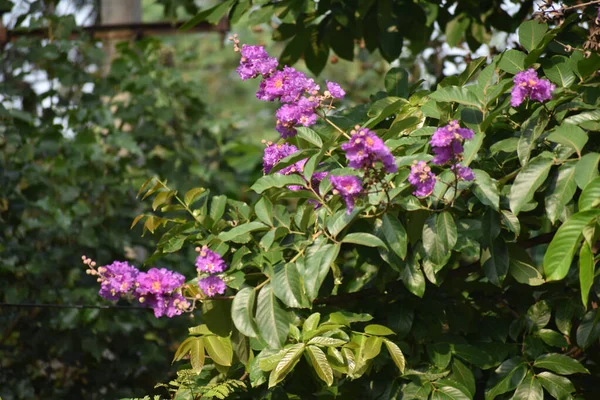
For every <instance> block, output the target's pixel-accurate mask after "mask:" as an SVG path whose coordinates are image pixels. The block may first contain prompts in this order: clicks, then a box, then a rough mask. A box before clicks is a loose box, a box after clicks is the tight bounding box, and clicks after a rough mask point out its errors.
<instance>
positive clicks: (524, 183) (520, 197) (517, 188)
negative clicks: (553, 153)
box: [508, 156, 554, 215]
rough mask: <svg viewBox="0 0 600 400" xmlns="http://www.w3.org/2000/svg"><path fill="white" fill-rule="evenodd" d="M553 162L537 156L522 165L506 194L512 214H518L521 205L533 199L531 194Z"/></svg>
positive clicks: (541, 181) (539, 184)
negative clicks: (508, 192)
mask: <svg viewBox="0 0 600 400" xmlns="http://www.w3.org/2000/svg"><path fill="white" fill-rule="evenodd" d="M553 164H554V163H553V161H552V160H551V159H549V158H544V157H541V156H538V157H536V158H533V159H532V160H531V161H529V163H528V164H527V165H525V166H524V167H523V169H522V170H521V171H520V172H519V174H518V175H517V177H516V178H515V182H514V183H513V184H512V186H511V188H510V194H509V195H508V199H509V201H510V209H511V211H512V212H513V214H515V215H519V212H520V211H521V210H522V209H523V207H525V205H526V204H527V203H529V202H530V201H531V200H533V195H534V194H535V192H536V190H537V189H538V188H539V187H540V186H541V185H542V184H543V183H544V181H545V180H546V178H547V177H548V173H549V172H550V168H552V165H553Z"/></svg>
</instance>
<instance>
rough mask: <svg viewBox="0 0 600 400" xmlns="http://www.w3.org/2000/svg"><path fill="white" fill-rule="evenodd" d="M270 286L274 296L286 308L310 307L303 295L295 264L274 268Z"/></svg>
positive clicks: (302, 287) (302, 286)
mask: <svg viewBox="0 0 600 400" xmlns="http://www.w3.org/2000/svg"><path fill="white" fill-rule="evenodd" d="M271 286H272V287H273V292H274V293H275V296H277V297H278V298H279V300H281V301H282V302H283V303H284V304H285V305H287V306H288V307H295V308H306V307H309V306H310V303H309V302H308V299H307V298H306V295H305V294H304V285H303V283H302V279H301V278H300V273H299V272H298V267H297V266H296V264H293V263H292V264H279V265H277V266H275V268H274V270H273V277H272V279H271Z"/></svg>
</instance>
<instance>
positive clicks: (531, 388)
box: [512, 373, 544, 400]
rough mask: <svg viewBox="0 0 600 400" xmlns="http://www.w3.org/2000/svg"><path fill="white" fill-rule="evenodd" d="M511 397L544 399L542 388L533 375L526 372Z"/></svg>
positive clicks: (528, 399) (533, 399)
mask: <svg viewBox="0 0 600 400" xmlns="http://www.w3.org/2000/svg"><path fill="white" fill-rule="evenodd" d="M512 399H514V400H544V389H542V385H541V384H540V382H539V381H538V380H537V379H536V377H535V375H533V374H531V373H530V374H527V377H525V379H523V382H521V384H520V385H519V387H517V390H516V391H515V394H514V395H513V397H512Z"/></svg>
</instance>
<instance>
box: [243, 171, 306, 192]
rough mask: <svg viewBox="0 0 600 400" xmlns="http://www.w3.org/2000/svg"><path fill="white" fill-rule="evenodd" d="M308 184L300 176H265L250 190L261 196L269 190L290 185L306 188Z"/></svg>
mask: <svg viewBox="0 0 600 400" xmlns="http://www.w3.org/2000/svg"><path fill="white" fill-rule="evenodd" d="M305 184H306V182H305V181H304V179H302V177H301V176H300V175H282V174H274V175H265V176H263V177H261V178H259V179H258V180H257V181H256V182H255V183H254V185H252V187H251V188H250V189H252V190H254V191H255V192H256V193H258V194H261V193H262V192H264V191H265V190H267V189H271V188H282V187H284V186H289V185H298V186H302V187H304V185H305Z"/></svg>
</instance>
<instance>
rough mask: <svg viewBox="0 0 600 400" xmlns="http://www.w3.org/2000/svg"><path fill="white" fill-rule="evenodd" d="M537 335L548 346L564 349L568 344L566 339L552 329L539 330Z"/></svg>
mask: <svg viewBox="0 0 600 400" xmlns="http://www.w3.org/2000/svg"><path fill="white" fill-rule="evenodd" d="M537 335H538V336H539V337H540V338H541V339H542V340H543V341H544V343H546V344H547V345H548V346H554V347H560V348H565V347H567V346H568V345H569V344H568V343H567V339H565V337H564V336H563V335H562V334H561V333H558V332H556V331H553V330H552V329H540V330H539V331H538V332H537Z"/></svg>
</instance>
